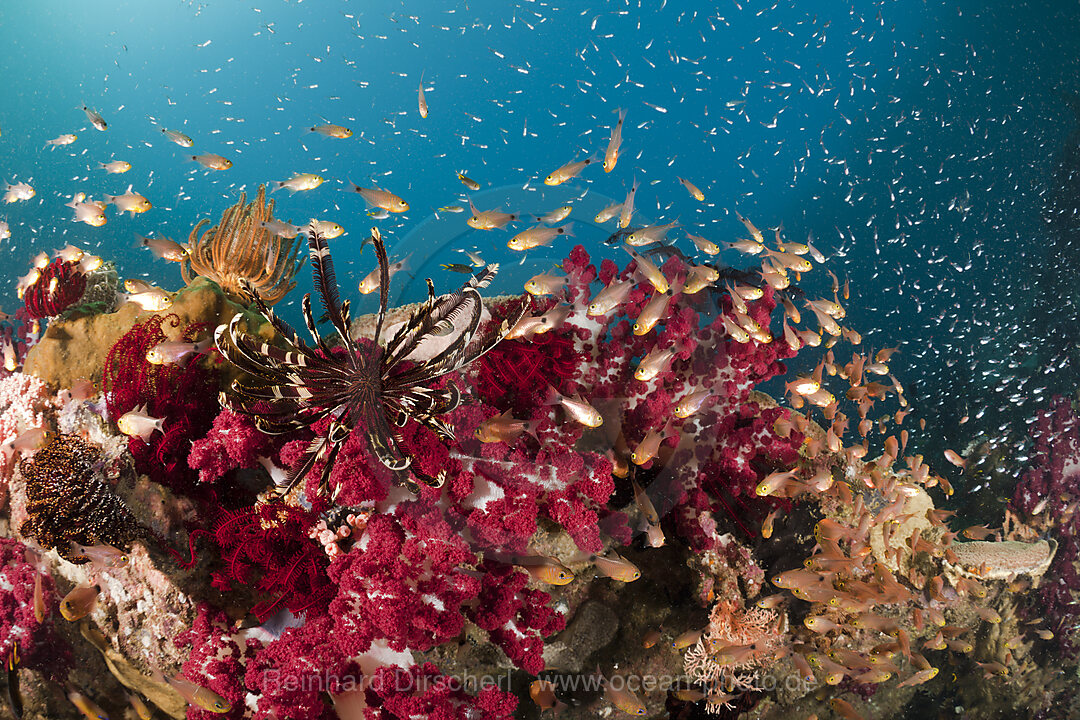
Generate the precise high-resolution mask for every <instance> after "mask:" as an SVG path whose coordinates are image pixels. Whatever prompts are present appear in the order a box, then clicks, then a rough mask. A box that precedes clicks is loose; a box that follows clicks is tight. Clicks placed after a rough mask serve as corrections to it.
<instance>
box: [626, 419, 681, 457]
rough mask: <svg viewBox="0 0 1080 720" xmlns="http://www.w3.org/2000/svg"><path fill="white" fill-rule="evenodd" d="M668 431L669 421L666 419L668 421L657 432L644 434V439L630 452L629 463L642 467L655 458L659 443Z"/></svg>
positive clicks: (651, 431)
mask: <svg viewBox="0 0 1080 720" xmlns="http://www.w3.org/2000/svg"><path fill="white" fill-rule="evenodd" d="M670 430H671V419H670V418H668V421H667V422H666V423H664V426H663V427H662V428H660V429H659V430H650V431H649V432H647V433H645V437H643V438H642V439H641V442H639V443H638V444H637V446H636V447H634V449H633V450H632V451H631V452H630V461H631V462H633V463H634V464H635V465H644V464H645V463H647V462H649V461H650V460H652V459H653V458H654V457H656V453H658V452H659V451H660V443H662V442H663V441H664V438H665V437H667V435H668V433H669V432H670Z"/></svg>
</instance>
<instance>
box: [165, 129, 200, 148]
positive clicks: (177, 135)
mask: <svg viewBox="0 0 1080 720" xmlns="http://www.w3.org/2000/svg"><path fill="white" fill-rule="evenodd" d="M161 132H162V133H163V134H164V135H165V137H167V138H169V139H170V140H172V141H173V142H174V143H176V144H177V145H179V146H180V147H182V148H189V147H191V146H192V145H194V144H195V142H194V141H193V140H192V139H191V138H189V137H188V136H187V135H185V134H184V133H182V132H180V131H179V130H168V129H166V128H161Z"/></svg>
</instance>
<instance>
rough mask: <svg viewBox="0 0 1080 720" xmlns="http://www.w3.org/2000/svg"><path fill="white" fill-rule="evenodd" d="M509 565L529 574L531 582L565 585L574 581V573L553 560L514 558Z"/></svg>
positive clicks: (533, 557)
mask: <svg viewBox="0 0 1080 720" xmlns="http://www.w3.org/2000/svg"><path fill="white" fill-rule="evenodd" d="M511 563H512V564H513V565H515V566H517V567H519V568H521V569H522V570H524V571H525V572H527V573H529V577H531V578H532V579H533V580H537V581H539V582H542V583H545V584H547V585H566V584H568V583H570V582H572V581H573V579H574V573H572V572H570V570H569V568H567V567H566V566H565V565H563V564H562V563H561V562H559V561H558V560H556V559H554V558H549V557H544V556H540V555H538V556H530V557H525V556H515V557H513V558H511Z"/></svg>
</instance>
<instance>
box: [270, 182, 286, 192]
mask: <svg viewBox="0 0 1080 720" xmlns="http://www.w3.org/2000/svg"><path fill="white" fill-rule="evenodd" d="M273 185H274V188H273V190H271V191H270V192H271V193H276V192H277V191H278V190H280V189H281V188H283V187H285V181H284V180H275V181H274V183H273Z"/></svg>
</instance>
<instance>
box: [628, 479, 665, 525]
mask: <svg viewBox="0 0 1080 720" xmlns="http://www.w3.org/2000/svg"><path fill="white" fill-rule="evenodd" d="M630 486H631V487H632V488H633V489H634V502H635V503H636V504H637V506H638V509H639V510H640V511H641V517H643V518H645V522H647V523H649V524H650V525H659V524H660V513H658V512H656V507H655V506H654V505H653V503H652V500H650V499H649V495H648V493H646V492H645V488H643V487H641V485H639V484H638V482H637V480H631V481H630Z"/></svg>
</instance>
